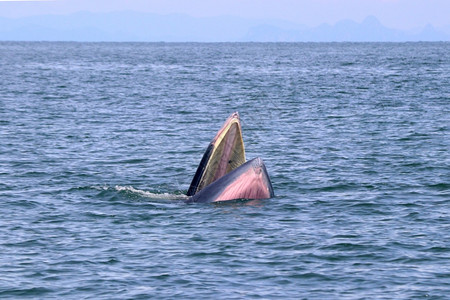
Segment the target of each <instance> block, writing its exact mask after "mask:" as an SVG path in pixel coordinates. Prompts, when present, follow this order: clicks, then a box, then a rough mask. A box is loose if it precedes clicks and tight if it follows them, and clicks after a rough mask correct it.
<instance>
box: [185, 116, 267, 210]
mask: <svg viewBox="0 0 450 300" xmlns="http://www.w3.org/2000/svg"><path fill="white" fill-rule="evenodd" d="M187 195H188V196H192V197H191V198H189V200H188V201H187V202H216V201H226V200H235V199H266V198H271V197H273V196H274V192H273V188H272V183H271V181H270V177H269V174H268V173H267V170H266V167H265V165H264V163H263V161H262V159H260V158H255V159H253V160H251V161H248V162H245V149H244V141H243V139H242V129H241V123H240V119H239V114H238V113H237V112H235V113H233V114H232V115H231V116H230V117H228V119H227V120H226V121H225V123H224V124H223V126H222V128H221V129H220V130H219V131H218V132H217V134H216V136H215V137H214V139H213V140H212V141H211V143H210V144H209V146H208V148H207V149H206V152H205V154H204V155H203V158H202V160H201V161H200V164H199V166H198V168H197V171H196V172H195V175H194V178H193V179H192V183H191V185H190V187H189V190H188V192H187Z"/></svg>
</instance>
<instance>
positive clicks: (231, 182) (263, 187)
mask: <svg viewBox="0 0 450 300" xmlns="http://www.w3.org/2000/svg"><path fill="white" fill-rule="evenodd" d="M273 196H274V192H273V188H272V183H271V182H270V178H269V174H268V173H267V170H266V167H265V165H264V162H263V161H262V159H260V158H255V159H253V160H250V161H248V162H246V163H245V164H243V165H241V166H240V167H238V168H236V169H235V170H233V171H231V172H230V173H228V174H226V175H225V176H223V177H221V178H219V179H218V180H216V181H214V182H213V183H211V184H210V185H208V186H207V187H205V188H204V189H202V190H201V191H200V192H198V193H197V194H195V195H194V196H192V197H190V198H189V199H188V200H187V202H188V203H193V202H220V201H229V200H237V199H268V198H271V197H273Z"/></svg>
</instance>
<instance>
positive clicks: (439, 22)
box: [0, 0, 450, 29]
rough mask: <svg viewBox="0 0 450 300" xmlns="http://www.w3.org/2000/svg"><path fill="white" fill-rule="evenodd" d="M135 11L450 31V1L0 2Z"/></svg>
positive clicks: (62, 10) (22, 9) (1, 12)
mask: <svg viewBox="0 0 450 300" xmlns="http://www.w3.org/2000/svg"><path fill="white" fill-rule="evenodd" d="M81 10H82V11H92V12H110V11H120V10H133V11H141V12H152V13H158V14H171V13H184V14H188V15H191V16H199V17H207V16H219V15H231V16H240V17H246V18H270V19H283V20H288V21H292V22H296V23H299V24H305V25H309V26H317V25H319V24H322V23H329V24H334V23H336V22H337V21H339V20H342V19H351V20H354V21H358V22H360V21H362V20H363V19H364V18H365V17H367V16H369V15H373V16H376V17H377V18H378V19H379V20H380V21H381V23H382V24H383V25H385V26H388V27H392V28H397V29H413V28H416V27H423V26H424V25H426V24H428V23H430V24H432V25H433V26H435V27H443V26H450V0H53V1H39V0H35V1H22V0H20V1H19V0H16V1H12V0H9V1H5V0H0V16H2V17H12V18H15V17H22V16H29V15H37V14H67V13H73V12H77V11H81Z"/></svg>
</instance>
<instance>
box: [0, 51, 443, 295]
mask: <svg viewBox="0 0 450 300" xmlns="http://www.w3.org/2000/svg"><path fill="white" fill-rule="evenodd" d="M0 54H1V55H0V298H2V299H29V298H32V299H86V298H89V299H149V298H155V299H173V298H182V299H199V298H217V299H449V295H450V135H449V129H450V128H449V126H450V117H449V116H450V43H401V44H395V43H356V44H354V43H329V44H327V43H318V44H315V43H300V44H277V43H267V44H264V43H263V44H257V43H251V44H239V43H237V44H227V43H225V44H189V43H186V44H165V43H160V44H158V43H155V44H151V43H150V44H148V43H45V42H42V43H26V42H1V43H0ZM234 111H239V113H240V115H241V120H242V127H243V135H244V142H245V146H246V152H247V159H251V158H254V157H257V156H260V157H262V158H263V160H264V161H265V163H266V167H267V169H268V171H269V174H270V176H271V179H272V183H273V187H274V191H275V194H276V196H275V198H272V199H268V200H258V201H236V202H231V203H223V204H190V205H188V204H185V203H184V202H183V199H184V198H185V197H184V195H183V194H184V193H185V192H186V191H187V189H188V186H189V184H190V181H191V179H192V177H193V175H194V172H195V170H196V168H197V165H198V163H199V161H200V159H201V157H202V155H203V151H204V150H205V149H206V147H207V145H208V143H209V142H210V140H211V139H212V138H213V136H214V135H215V133H216V131H217V130H218V129H219V128H220V126H221V125H222V123H223V122H224V120H225V119H226V118H227V117H228V115H229V114H230V113H232V112H234Z"/></svg>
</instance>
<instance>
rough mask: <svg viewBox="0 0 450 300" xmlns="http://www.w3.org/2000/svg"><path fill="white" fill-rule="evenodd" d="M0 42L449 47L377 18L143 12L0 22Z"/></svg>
mask: <svg viewBox="0 0 450 300" xmlns="http://www.w3.org/2000/svg"><path fill="white" fill-rule="evenodd" d="M0 40H3V41H5V40H9V41H11V40H12V41H119V42H121V41H145V42H159V41H166V42H186V41H191V42H233V41H239V42H248V41H254V42H307V41H450V33H449V31H446V30H444V31H438V30H436V29H435V28H433V27H432V26H431V25H427V26H426V27H424V28H423V29H421V30H420V31H418V33H417V32H416V33H408V32H404V31H399V30H395V29H390V28H387V27H385V26H383V25H382V24H381V23H380V22H379V21H378V20H377V19H376V18H375V17H373V16H370V17H367V18H366V19H365V20H364V21H363V22H362V23H357V22H354V21H351V20H343V21H340V22H338V23H336V24H335V25H328V24H322V25H320V26H318V27H315V28H309V27H306V26H304V25H299V24H295V23H292V22H286V21H280V20H257V19H245V18H239V17H230V16H223V17H210V18H194V17H190V16H187V15H157V14H150V13H138V12H131V11H125V12H115V13H90V12H78V13H75V14H70V15H41V16H33V17H25V18H18V19H8V18H0Z"/></svg>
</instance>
